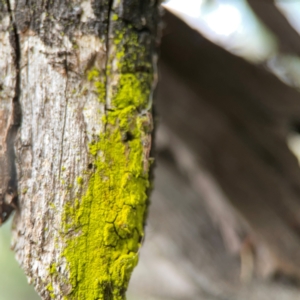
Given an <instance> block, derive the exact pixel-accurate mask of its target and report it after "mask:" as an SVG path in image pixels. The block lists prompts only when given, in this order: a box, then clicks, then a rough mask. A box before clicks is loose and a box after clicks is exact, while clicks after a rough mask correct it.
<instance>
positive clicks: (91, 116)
mask: <svg viewBox="0 0 300 300" xmlns="http://www.w3.org/2000/svg"><path fill="white" fill-rule="evenodd" d="M113 15H115V16H117V20H116V19H114V18H113ZM157 24H158V2H157V1H129V0H125V1H107V0H103V1H75V2H74V1H71V2H70V1H35V0H31V1H7V2H3V1H2V2H1V3H0V40H1V47H0V57H1V59H0V74H1V78H0V92H1V95H0V99H1V102H0V117H1V124H0V134H1V136H0V139H1V140H0V142H1V144H2V145H4V146H5V147H4V146H3V148H2V150H1V153H0V154H1V158H0V166H1V177H0V179H1V184H2V185H3V186H4V187H2V190H1V192H2V194H7V193H6V191H7V190H10V189H11V188H10V187H9V183H8V182H10V180H9V179H10V178H8V177H9V176H8V175H7V174H11V173H13V172H14V170H15V168H16V172H17V174H16V175H17V181H18V182H17V183H18V186H17V187H14V189H15V190H16V189H17V190H18V195H19V197H18V198H19V199H18V200H19V201H18V203H17V204H14V203H13V201H10V202H9V201H8V200H10V199H8V198H7V197H6V198H5V197H4V196H3V197H4V198H5V199H4V198H3V197H2V198H3V199H4V200H3V199H2V198H1V200H0V204H2V208H3V210H6V212H3V213H2V214H1V216H0V219H1V217H2V219H3V221H4V219H6V217H7V216H8V214H9V213H10V209H11V207H13V206H16V205H17V210H16V214H15V218H14V225H13V249H14V251H15V253H16V257H17V260H18V261H19V263H20V265H21V266H22V268H23V269H24V271H25V273H26V275H27V277H28V280H29V282H31V283H32V284H33V285H34V286H35V289H36V290H37V292H38V293H39V294H40V295H41V297H42V298H43V299H50V298H51V297H55V299H62V298H64V297H66V296H67V295H70V294H72V289H73V288H74V287H72V286H71V285H70V284H69V283H67V280H62V279H67V278H68V276H69V275H68V270H67V263H66V261H65V260H64V258H63V255H62V251H63V247H64V243H65V241H64V240H63V238H62V235H61V228H62V227H61V226H62V215H63V207H64V205H65V204H66V202H67V201H70V200H71V199H72V198H73V199H74V195H75V194H76V195H77V196H78V197H80V196H81V195H83V194H84V192H85V188H81V187H78V184H76V179H77V177H78V176H82V177H83V180H84V182H88V177H89V176H88V175H87V174H86V173H85V171H86V170H87V169H88V168H89V163H90V162H91V156H90V154H89V151H88V143H89V142H91V141H93V140H94V138H95V135H96V134H98V133H99V132H103V131H104V130H105V128H104V127H103V122H102V121H101V120H102V119H101V116H103V115H105V110H106V109H107V107H108V108H109V107H110V101H111V97H112V94H113V93H114V92H115V90H114V89H115V85H116V81H117V80H118V78H119V76H120V74H121V73H122V72H132V73H134V72H137V71H140V72H147V71H149V72H153V67H154V65H153V64H154V63H155V43H156V32H157ZM122 29H126V30H127V31H126V30H125V32H126V33H125V34H130V32H129V31H130V30H132V31H134V32H135V33H137V34H138V36H139V43H140V44H141V45H143V46H144V47H145V49H147V50H146V53H145V54H144V56H142V55H140V54H139V53H135V52H134V50H132V49H129V51H133V52H130V53H126V50H125V55H129V56H130V55H136V56H134V58H132V62H133V65H132V66H131V69H127V70H119V69H118V58H117V56H116V51H117V47H116V46H115V45H114V39H115V36H116V32H117V30H122ZM137 48H138V46H137ZM109 59H110V61H109ZM143 64H147V65H148V69H149V70H140V69H139V68H140V67H141V66H142V65H143ZM108 67H110V72H111V73H110V74H111V75H110V76H108V77H107V80H106V87H105V93H106V103H100V102H99V101H98V95H97V93H96V91H95V88H94V86H93V84H92V83H91V82H89V81H88V80H87V72H88V71H89V70H91V69H92V68H97V69H98V70H101V71H102V72H103V74H105V73H106V71H107V70H106V68H108ZM150 84H151V83H150ZM150 100H151V99H149V101H150ZM18 105H19V106H20V107H21V111H22V118H21V126H20V127H19V126H18V125H19V120H15V118H14V116H15V114H14V112H15V111H16V110H17V109H15V106H18ZM99 111H100V115H99ZM18 113H19V111H18ZM148 113H149V114H150V113H151V103H150V102H149V108H148ZM99 116H100V117H99ZM18 117H20V114H18ZM17 127H19V130H18V133H17V136H16V137H15V134H13V136H11V137H10V138H9V142H8V139H7V138H6V136H7V133H12V132H13V133H15V132H16V130H15V129H16V128H17ZM11 128H14V130H11ZM11 142H12V144H9V143H11ZM8 144H9V145H8ZM10 145H14V147H13V146H10ZM8 146H10V147H11V148H10V149H9V148H8ZM147 147H148V148H149V145H147ZM13 148H14V149H13ZM10 150H14V152H15V153H12V155H10V156H9V155H7V153H11V152H12V151H10ZM10 160H12V161H10ZM9 168H12V169H9ZM4 175H5V176H4ZM11 177H12V176H11ZM14 177H16V176H14ZM13 179H16V178H13ZM7 199H8V200H7ZM13 199H14V200H15V198H13ZM1 201H2V202H1ZM0 213H1V210H0ZM53 264H55V265H57V266H58V267H57V269H56V271H57V272H58V273H59V274H58V276H56V279H53V278H50V277H51V274H50V269H51V265H53ZM52 277H53V276H52ZM122 295H123V296H122V297H125V289H124V291H123V292H122ZM70 297H72V296H70ZM105 297H107V299H110V297H112V295H111V294H110V293H109V295H106V296H105ZM105 299H106V298H105ZM118 299H119V298H118Z"/></svg>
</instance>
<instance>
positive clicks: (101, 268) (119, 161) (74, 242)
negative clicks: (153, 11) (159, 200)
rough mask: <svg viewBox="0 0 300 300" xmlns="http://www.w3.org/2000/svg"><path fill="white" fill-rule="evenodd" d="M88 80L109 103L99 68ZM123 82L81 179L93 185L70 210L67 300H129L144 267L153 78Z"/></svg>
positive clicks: (67, 212)
mask: <svg viewBox="0 0 300 300" xmlns="http://www.w3.org/2000/svg"><path fill="white" fill-rule="evenodd" d="M128 41H130V37H128ZM118 43H119V41H116V44H118ZM128 43H130V42H128ZM121 48H122V49H121V50H120V53H124V49H123V47H121ZM121 57H122V56H121V55H118V59H119V61H120V60H121ZM127 64H129V63H127ZM120 67H121V66H120ZM108 70H109V68H107V72H108ZM106 75H107V73H106ZM87 78H88V80H89V81H91V82H92V83H93V84H94V86H95V87H96V92H97V94H98V97H99V101H100V102H104V101H105V93H106V91H105V85H104V84H103V82H105V80H102V79H101V74H100V72H99V71H98V70H97V69H95V68H94V69H92V70H90V71H89V72H88V74H87ZM118 78H119V81H118V84H117V86H116V88H115V92H114V94H113V97H112V99H111V106H112V109H110V110H108V111H107V112H106V116H105V117H103V118H102V122H104V123H105V131H104V132H103V133H99V136H98V138H96V139H95V140H94V141H93V142H92V143H91V144H90V145H89V151H90V154H91V156H92V157H93V162H92V165H93V166H94V167H93V169H92V170H93V171H90V173H89V175H88V176H86V175H85V177H84V178H87V180H84V181H83V179H82V178H81V179H82V181H81V180H80V183H79V182H78V178H77V183H78V184H84V183H85V182H86V181H87V183H86V184H84V186H85V187H86V192H85V195H84V196H83V197H82V198H81V199H75V200H74V201H72V202H70V203H67V204H66V206H65V211H64V216H63V221H64V232H65V236H66V248H65V250H64V252H63V256H64V257H65V258H66V261H67V263H68V268H69V283H70V284H71V286H72V291H71V292H70V293H69V294H68V295H66V296H65V299H72V300H78V299H80V300H123V299H125V291H126V289H127V286H128V282H129V279H130V276H131V272H132V270H133V268H134V267H135V265H136V264H137V261H138V250H139V247H140V242H141V240H142V238H143V235H144V232H143V225H144V216H145V211H146V205H147V203H146V202H147V190H148V188H149V186H150V184H149V179H148V169H147V168H146V167H145V166H146V164H145V159H146V158H145V149H144V146H143V138H144V136H145V135H147V134H149V132H146V131H145V127H144V125H143V123H144V116H142V114H141V110H143V109H145V108H146V107H147V106H148V101H149V97H150V87H151V79H152V75H151V74H149V73H142V72H136V73H133V74H128V73H125V74H118ZM70 232H71V235H70Z"/></svg>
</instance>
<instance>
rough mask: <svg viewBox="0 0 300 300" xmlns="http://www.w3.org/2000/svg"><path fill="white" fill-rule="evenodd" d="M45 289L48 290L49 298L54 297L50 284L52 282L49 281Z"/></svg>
mask: <svg viewBox="0 0 300 300" xmlns="http://www.w3.org/2000/svg"><path fill="white" fill-rule="evenodd" d="M46 288H47V290H48V292H49V295H50V297H51V299H54V298H55V294H54V292H53V291H54V289H53V286H52V284H51V283H49V284H48V285H47V287H46Z"/></svg>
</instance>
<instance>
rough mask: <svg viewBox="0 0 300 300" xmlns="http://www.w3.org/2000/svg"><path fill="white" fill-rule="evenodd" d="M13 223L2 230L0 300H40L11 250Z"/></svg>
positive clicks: (0, 238) (0, 230) (9, 223)
mask: <svg viewBox="0 0 300 300" xmlns="http://www.w3.org/2000/svg"><path fill="white" fill-rule="evenodd" d="M10 229H11V221H10V222H8V223H6V224H5V225H3V226H2V227H1V228H0V300H40V297H39V296H38V295H37V293H36V292H35V291H34V289H33V287H32V286H30V285H29V284H28V283H27V279H26V277H25V274H24V272H23V271H22V270H21V268H20V267H19V265H18V263H17V261H16V259H15V257H14V252H13V251H11V249H10Z"/></svg>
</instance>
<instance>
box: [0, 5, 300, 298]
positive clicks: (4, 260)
mask: <svg viewBox="0 0 300 300" xmlns="http://www.w3.org/2000/svg"><path fill="white" fill-rule="evenodd" d="M163 6H164V8H165V13H164V15H163V26H162V27H163V28H162V30H163V34H162V42H161V46H160V50H159V52H160V53H159V57H160V59H159V70H158V71H159V83H158V88H157V92H156V122H157V128H158V130H157V133H156V143H155V144H156V145H155V147H156V168H155V182H154V191H153V193H152V197H151V206H150V209H149V219H148V222H147V226H146V239H145V242H144V245H143V247H142V249H141V252H140V262H139V265H138V267H137V268H136V269H135V271H134V273H133V277H132V280H131V283H130V288H129V291H128V299H129V300H248V299H249V300H252V299H253V300H269V299H272V300H277V299H278V300H285V299H286V300H294V299H295V300H296V299H299V298H300V285H299V284H300V168H299V159H300V134H299V132H300V94H299V87H300V59H299V57H300V36H299V32H300V1H298V0H281V1H276V0H170V1H166V2H165V3H164V4H163ZM10 226H11V224H7V225H5V226H3V227H2V228H1V229H0V270H4V271H2V272H0V300H29V299H30V300H31V299H32V300H34V299H39V297H38V296H37V295H36V294H35V293H34V291H33V289H32V288H31V287H30V286H29V285H28V284H27V283H26V279H25V276H24V275H23V273H22V271H21V270H20V269H19V268H18V265H17V263H16V262H15V260H14V257H13V253H12V252H11V251H10V241H9V240H10V237H9V228H10Z"/></svg>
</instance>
